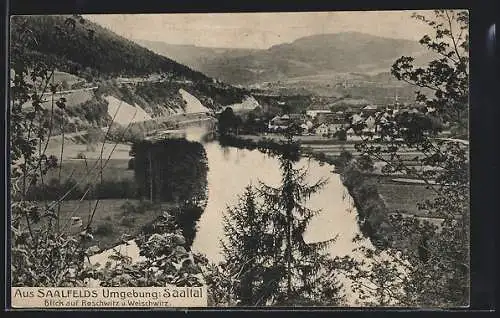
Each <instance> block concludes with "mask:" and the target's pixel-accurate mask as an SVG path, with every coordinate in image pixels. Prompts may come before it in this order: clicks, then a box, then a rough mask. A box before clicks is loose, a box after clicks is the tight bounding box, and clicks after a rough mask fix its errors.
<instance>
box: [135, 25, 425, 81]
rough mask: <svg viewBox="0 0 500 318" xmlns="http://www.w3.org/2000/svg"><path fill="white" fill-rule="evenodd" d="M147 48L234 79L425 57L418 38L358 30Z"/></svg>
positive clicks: (379, 67) (382, 66)
mask: <svg viewBox="0 0 500 318" xmlns="http://www.w3.org/2000/svg"><path fill="white" fill-rule="evenodd" d="M140 43H141V44H142V45H144V46H146V47H148V48H150V49H151V50H153V51H155V52H157V53H159V54H162V55H165V56H168V57H170V58H172V59H175V60H176V61H178V62H180V63H185V64H187V65H189V66H190V67H192V68H195V69H196V70H199V71H201V72H203V73H204V74H206V75H208V76H210V77H215V78H219V79H221V80H223V81H225V82H228V83H232V84H251V83H258V82H267V81H278V80H286V79H289V78H292V77H299V76H307V75H317V74H321V73H325V72H361V73H364V72H375V71H376V72H380V71H388V70H389V67H390V66H391V65H392V63H393V62H394V61H395V59H397V58H398V57H400V56H402V55H411V56H418V57H419V60H421V61H426V60H428V56H427V52H426V51H425V49H424V48H423V47H422V46H421V45H420V44H419V43H418V42H417V41H409V40H402V39H392V38H384V37H378V36H373V35H368V34H364V33H359V32H343V33H335V34H318V35H312V36H307V37H303V38H299V39H297V40H295V41H293V42H292V43H284V44H279V45H275V46H272V47H270V48H269V49H267V50H251V49H224V48H221V49H213V48H202V47H196V46H186V45H182V46H180V45H171V44H165V43H161V42H160V43H159V42H148V41H140Z"/></svg>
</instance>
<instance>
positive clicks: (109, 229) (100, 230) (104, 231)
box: [94, 222, 114, 236]
mask: <svg viewBox="0 0 500 318" xmlns="http://www.w3.org/2000/svg"><path fill="white" fill-rule="evenodd" d="M113 232H114V229H113V223H111V222H106V223H101V224H99V225H98V226H97V227H96V229H95V231H94V234H96V235H101V236H109V235H111V234H113Z"/></svg>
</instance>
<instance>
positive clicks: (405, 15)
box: [84, 10, 431, 49]
mask: <svg viewBox="0 0 500 318" xmlns="http://www.w3.org/2000/svg"><path fill="white" fill-rule="evenodd" d="M413 12H418V13H423V14H426V15H428V14H429V13H431V11H414V10H412V11H358V12H355V11H351V12H290V13H201V14H199V13H198V14H194V13H190V14H101V15H84V17H85V18H87V19H89V20H91V21H94V22H97V23H99V24H101V25H102V26H104V27H106V28H108V29H110V30H111V31H113V32H115V33H117V34H119V35H121V36H124V37H126V38H129V39H131V40H135V39H142V40H151V41H162V42H166V43H170V44H192V45H197V46H208V47H241V48H259V49H267V48H269V47H270V46H272V45H275V44H280V43H284V42H292V41H294V40H296V39H298V38H300V37H304V36H308V35H313V34H321V33H338V32H345V31H357V32H363V33H368V34H372V35H378V36H383V37H391V38H401V39H409V40H415V41H418V40H419V39H420V38H421V37H422V36H423V35H424V34H426V33H427V32H428V31H429V27H428V26H427V25H425V24H424V23H423V22H420V21H417V20H415V19H413V18H411V14H412V13H413Z"/></svg>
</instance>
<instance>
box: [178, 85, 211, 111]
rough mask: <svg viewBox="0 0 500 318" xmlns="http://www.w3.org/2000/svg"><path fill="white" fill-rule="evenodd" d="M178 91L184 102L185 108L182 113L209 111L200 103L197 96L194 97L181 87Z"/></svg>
mask: <svg viewBox="0 0 500 318" xmlns="http://www.w3.org/2000/svg"><path fill="white" fill-rule="evenodd" d="M179 93H180V94H181V95H182V98H183V99H184V101H185V102H186V110H185V111H184V113H186V114H191V113H207V112H211V110H210V109H208V108H206V107H205V106H203V105H202V104H201V102H200V101H199V100H198V98H196V97H194V96H193V95H191V94H189V93H188V92H186V91H185V90H183V89H182V88H181V89H179Z"/></svg>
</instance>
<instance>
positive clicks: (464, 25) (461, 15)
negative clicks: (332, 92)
mask: <svg viewBox="0 0 500 318" xmlns="http://www.w3.org/2000/svg"><path fill="white" fill-rule="evenodd" d="M415 18H417V19H419V20H421V21H423V22H425V23H427V24H428V25H429V26H431V27H432V28H433V29H434V31H435V34H434V36H429V35H425V36H424V37H423V38H422V40H421V41H420V43H421V44H423V45H425V46H426V47H428V48H429V49H430V50H432V51H434V52H435V53H437V54H439V55H440V56H441V58H438V59H436V60H434V61H431V62H430V63H429V65H428V66H427V67H426V68H415V67H414V66H413V64H412V61H413V59H412V58H411V57H401V58H400V59H398V60H397V61H396V62H395V63H394V65H393V67H392V74H393V75H394V76H396V78H398V79H400V80H403V81H406V82H409V83H411V84H413V85H415V86H416V87H418V88H427V89H432V90H433V91H434V96H433V97H430V98H428V97H426V96H424V95H423V94H422V93H421V92H420V91H417V93H416V99H417V101H420V102H423V103H425V105H426V106H427V111H426V112H424V113H420V114H419V113H394V112H392V113H388V114H386V115H384V116H382V117H380V118H378V119H377V125H378V131H377V134H372V135H371V136H364V137H363V139H364V140H363V142H361V143H359V144H357V145H356V149H357V150H358V151H360V152H361V153H362V154H364V155H365V156H368V157H369V158H371V159H372V160H375V161H381V162H384V163H386V166H385V167H384V168H383V172H385V173H394V172H399V173H403V174H405V175H407V176H408V177H410V178H414V179H418V180H421V181H422V182H424V183H425V184H426V186H427V187H428V188H429V189H431V190H432V191H433V192H434V193H435V194H436V195H435V197H434V198H433V199H429V200H426V201H425V202H421V203H420V204H419V208H420V209H422V210H424V211H427V213H428V214H429V215H430V216H434V217H438V218H439V220H440V222H439V223H438V225H432V224H430V223H429V222H427V221H422V220H419V219H417V218H415V217H405V216H403V215H401V214H399V213H396V214H394V215H393V216H391V217H390V218H389V219H386V220H385V222H389V223H390V225H391V226H392V230H393V231H392V232H391V235H390V236H389V237H388V238H389V243H390V244H389V245H388V246H386V247H390V248H388V249H386V250H381V249H371V248H365V249H364V250H363V253H364V255H365V256H366V257H367V259H369V260H371V261H372V262H371V263H370V264H363V263H359V262H356V261H352V260H349V261H347V260H344V261H346V262H345V264H346V265H347V266H346V271H347V272H348V273H350V275H352V277H353V278H354V279H355V280H357V281H365V280H366V281H367V282H368V283H369V287H368V288H366V286H365V288H364V289H363V290H364V291H365V292H366V290H368V291H369V292H368V293H369V294H370V295H371V297H372V298H371V299H372V300H373V299H375V300H373V301H375V302H376V303H378V304H380V305H403V306H426V307H457V306H465V305H467V303H468V299H469V290H468V288H469V277H470V272H469V224H470V216H469V177H468V173H469V168H468V166H469V162H468V143H467V142H466V141H463V140H458V139H439V138H436V135H437V133H438V132H439V131H440V130H441V129H442V126H441V125H440V124H439V123H440V122H444V123H447V124H448V125H449V126H450V127H452V128H455V134H456V135H460V136H463V135H467V132H466V129H467V120H468V116H467V110H468V13H467V11H448V10H436V11H435V16H434V18H432V19H429V18H427V17H423V16H419V15H416V16H415ZM354 128H355V130H356V131H357V132H361V131H362V129H363V128H364V127H362V125H361V126H358V127H354ZM408 149H413V150H414V151H418V152H419V153H421V155H420V156H417V157H416V158H415V159H414V160H415V161H417V162H418V165H417V166H415V165H413V166H410V165H408V164H407V163H406V162H405V161H404V160H403V158H402V156H401V152H402V151H405V150H408ZM424 166H425V167H426V169H422V167H424ZM383 254H384V255H385V257H386V260H389V261H381V257H382V255H383ZM358 287H359V288H361V287H360V286H359V285H358Z"/></svg>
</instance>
